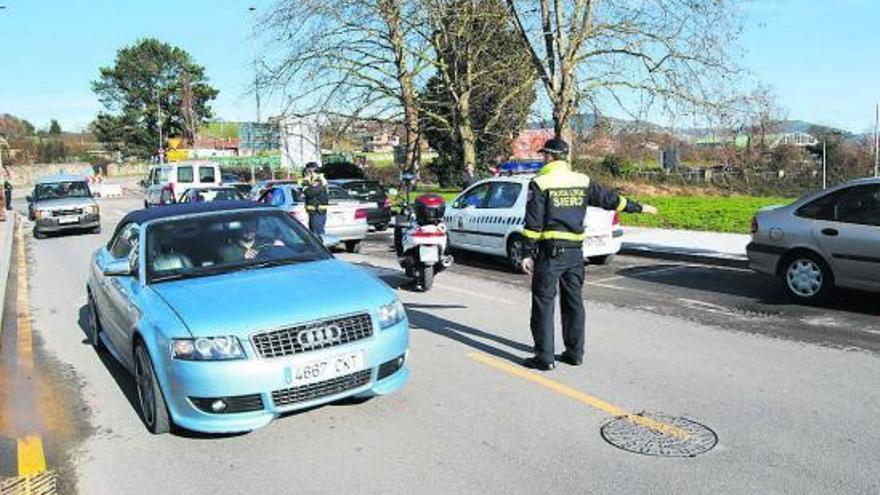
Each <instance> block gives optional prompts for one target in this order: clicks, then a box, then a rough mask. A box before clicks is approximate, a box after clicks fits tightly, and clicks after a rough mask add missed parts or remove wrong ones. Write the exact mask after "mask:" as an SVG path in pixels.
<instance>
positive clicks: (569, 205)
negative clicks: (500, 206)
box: [522, 160, 642, 246]
mask: <svg viewBox="0 0 880 495" xmlns="http://www.w3.org/2000/svg"><path fill="white" fill-rule="evenodd" d="M587 206H597V207H599V208H603V209H606V210H617V211H626V212H630V213H637V212H641V211H642V205H640V204H639V203H637V202H635V201H631V200H627V199H626V198H624V197H623V196H621V195H619V194H617V192H615V191H613V190H611V189H606V188H604V187H602V186H600V185H598V184H595V183H593V182H591V181H590V178H589V177H588V176H586V175H584V174H581V173H578V172H574V171H572V170H571V166H569V164H568V163H567V162H565V161H562V160H557V161H553V162H550V163H548V164H546V165H544V167H542V168H541V170H540V171H539V172H538V175H537V176H536V177H535V178H534V179H532V181H531V182H530V183H529V200H528V203H527V204H526V221H525V229H524V230H523V232H522V233H523V236H525V238H526V239H527V240H528V241H530V242H529V244H530V245H532V244H533V243H534V242H538V241H554V242H555V243H556V244H560V245H570V246H580V245H581V243H582V242H583V240H584V237H585V234H584V216H585V215H586V213H587Z"/></svg>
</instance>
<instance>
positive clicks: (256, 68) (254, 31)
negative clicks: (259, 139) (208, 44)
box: [248, 6, 260, 124]
mask: <svg viewBox="0 0 880 495" xmlns="http://www.w3.org/2000/svg"><path fill="white" fill-rule="evenodd" d="M248 11H249V12H250V13H251V23H252V26H251V37H252V39H253V44H254V47H253V48H254V95H255V96H256V99H257V123H258V124H259V123H260V66H259V64H258V62H257V8H256V7H253V6H251V7H248Z"/></svg>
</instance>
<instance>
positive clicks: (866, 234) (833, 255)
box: [746, 178, 880, 302]
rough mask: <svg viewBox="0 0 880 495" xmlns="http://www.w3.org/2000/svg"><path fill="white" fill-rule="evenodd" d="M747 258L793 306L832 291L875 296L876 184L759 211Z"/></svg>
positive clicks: (879, 214)
mask: <svg viewBox="0 0 880 495" xmlns="http://www.w3.org/2000/svg"><path fill="white" fill-rule="evenodd" d="M746 253H747V255H748V258H749V266H750V267H751V268H752V269H753V270H755V271H758V272H761V273H766V274H769V275H775V276H778V277H780V278H781V279H782V280H783V282H784V283H783V286H784V287H785V289H786V291H787V292H788V293H789V294H790V295H791V296H792V298H793V299H795V300H798V301H803V302H814V301H819V300H822V299H825V298H827V297H828V296H829V295H830V294H831V292H832V291H833V289H834V288H835V287H845V288H851V289H859V290H869V291H880V179H878V178H873V179H860V180H855V181H851V182H847V183H845V184H841V185H839V186H836V187H833V188H830V189H827V190H825V191H821V192H817V193H813V194H808V195H807V196H804V197H803V198H801V199H799V200H797V201H795V202H794V203H792V204H790V205H787V206H780V207H770V208H767V209H764V210H761V211H759V212H758V213H757V214H756V215H755V217H754V218H753V219H752V242H751V243H750V244H749V245H748V246H747V247H746Z"/></svg>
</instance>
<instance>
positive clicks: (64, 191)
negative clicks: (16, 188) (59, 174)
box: [34, 181, 92, 201]
mask: <svg viewBox="0 0 880 495" xmlns="http://www.w3.org/2000/svg"><path fill="white" fill-rule="evenodd" d="M34 195H35V197H36V199H37V200H38V201H39V200H44V199H62V198H90V197H92V193H91V192H90V191H89V186H88V184H86V183H85V182H82V181H71V182H52V183H46V184H37V187H36V190H35V192H34Z"/></svg>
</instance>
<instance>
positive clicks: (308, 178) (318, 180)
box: [302, 162, 330, 235]
mask: <svg viewBox="0 0 880 495" xmlns="http://www.w3.org/2000/svg"><path fill="white" fill-rule="evenodd" d="M302 190H303V196H304V197H305V203H306V213H308V214H309V230H311V231H312V232H313V233H314V234H316V235H322V234H324V226H325V225H326V223H327V205H329V204H330V195H329V193H328V192H327V179H325V178H324V175H323V174H321V173H319V172H318V164H317V163H315V162H309V163H307V164H306V166H305V170H304V171H303V180H302Z"/></svg>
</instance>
